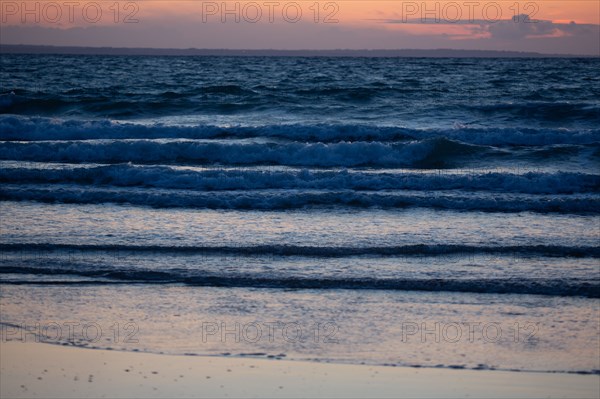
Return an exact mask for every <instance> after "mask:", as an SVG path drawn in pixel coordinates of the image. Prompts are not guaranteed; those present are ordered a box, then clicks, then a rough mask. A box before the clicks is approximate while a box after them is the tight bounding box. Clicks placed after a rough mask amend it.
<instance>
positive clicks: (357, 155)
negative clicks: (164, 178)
mask: <svg viewBox="0 0 600 399" xmlns="http://www.w3.org/2000/svg"><path fill="white" fill-rule="evenodd" d="M493 151H494V150H493V149H491V148H489V147H484V146H478V145H473V144H465V143H461V142H457V141H452V140H448V139H445V138H434V139H428V140H423V141H411V142H407V143H382V142H338V143H300V142H286V143H281V142H247V141H240V140H236V141H214V140H211V141H193V140H168V141H165V140H100V141H43V142H42V141H39V142H28V143H23V142H3V143H0V159H4V160H22V161H40V162H101V163H123V162H135V163H145V164H148V163H186V164H197V165H203V164H227V165H265V164H266V165H290V166H321V167H331V166H348V167H352V166H377V167H422V168H439V167H451V166H452V165H454V164H455V163H456V162H458V161H459V160H460V159H461V158H463V157H474V156H478V157H482V156H484V155H485V154H488V153H491V152H493Z"/></svg>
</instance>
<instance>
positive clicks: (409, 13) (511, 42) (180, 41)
mask: <svg viewBox="0 0 600 399" xmlns="http://www.w3.org/2000/svg"><path fill="white" fill-rule="evenodd" d="M599 24H600V1H598V0H584V1H581V0H561V1H554V0H540V1H518V0H496V1H475V0H457V1H446V0H442V1H431V0H428V1H401V0H383V1H382V0H372V1H369V0H337V1H328V0H324V1H317V0H294V1H286V0H256V1H245V0H244V1H235V0H233V1H232V0H229V1H222V0H220V1H200V0H169V1H166V0H137V1H120V0H95V1H87V0H56V1H51V0H36V1H33V0H25V1H23V0H19V1H9V0H1V1H0V43H1V44H38V45H40V44H41V45H57V46H94V47H95V46H109V47H154V48H192V47H194V48H229V49H436V48H453V49H468V50H511V51H536V52H541V53H560V54H582V55H583V54H584V55H598V56H600V25H599Z"/></svg>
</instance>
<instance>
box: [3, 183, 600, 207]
mask: <svg viewBox="0 0 600 399" xmlns="http://www.w3.org/2000/svg"><path fill="white" fill-rule="evenodd" d="M0 200H3V201H40V202H50V203H56V202H59V203H70V204H101V203H116V204H130V205H138V206H149V207H155V208H199V209H239V210H274V211H277V210H281V211H284V210H289V209H298V208H311V207H351V208H373V207H374V208H409V207H424V208H434V209H452V210H460V211H485V212H524V211H531V212H541V213H576V214H590V213H592V214H596V213H598V211H599V209H600V198H599V197H598V195H595V194H573V195H560V194H553V195H550V196H547V195H530V194H520V193H497V192H489V193H488V192H460V191H458V190H454V191H452V190H449V191H434V192H428V191H417V192H413V191H408V190H398V191H350V190H343V191H331V190H295V189H289V190H245V191H190V190H174V189H168V190H167V189H140V188H110V187H104V188H98V187H89V186H86V187H78V186H69V185H59V184H55V185H50V186H48V185H47V186H42V185H9V184H4V185H3V188H2V190H1V191H0Z"/></svg>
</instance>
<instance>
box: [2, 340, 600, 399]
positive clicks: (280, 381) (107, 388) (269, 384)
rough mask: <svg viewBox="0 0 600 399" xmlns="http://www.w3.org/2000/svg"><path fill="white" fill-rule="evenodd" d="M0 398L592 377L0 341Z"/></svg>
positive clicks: (592, 379)
mask: <svg viewBox="0 0 600 399" xmlns="http://www.w3.org/2000/svg"><path fill="white" fill-rule="evenodd" d="M0 366H1V371H2V384H0V396H1V397H11V398H13V397H14V398H18V397H35V396H43V397H101V396H106V397H190V396H191V397H288V398H289V397H411V398H414V397H428V398H429V397H438V398H442V397H467V396H475V397H485V398H490V397H520V398H522V397H527V398H536V397H580V398H585V397H589V398H597V397H598V396H599V395H600V376H598V375H594V374H592V375H585V374H573V373H546V372H523V371H521V372H514V371H499V370H469V369H437V368H411V367H389V366H387V367H386V366H369V365H351V364H337V363H335V364H334V363H318V362H307V361H298V360H275V359H257V358H250V357H248V358H243V357H220V356H177V355H164V354H152V353H143V352H124V351H112V350H103V349H93V350H89V349H87V348H81V347H72V346H61V345H55V344H49V343H23V342H2V343H0Z"/></svg>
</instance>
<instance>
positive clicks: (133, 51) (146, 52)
mask: <svg viewBox="0 0 600 399" xmlns="http://www.w3.org/2000/svg"><path fill="white" fill-rule="evenodd" d="M0 54H64V55H123V56H132V55H133V56H135V55H139V56H232V57H396V58H596V57H595V56H590V55H574V54H543V53H536V52H521V51H495V50H457V49H435V50H419V49H399V50H349V49H335V50H270V49H263V50H239V49H238V50H236V49H197V48H189V49H175V48H144V47H74V46H45V45H43V46H42V45H39V46H38V45H21V44H0Z"/></svg>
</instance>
